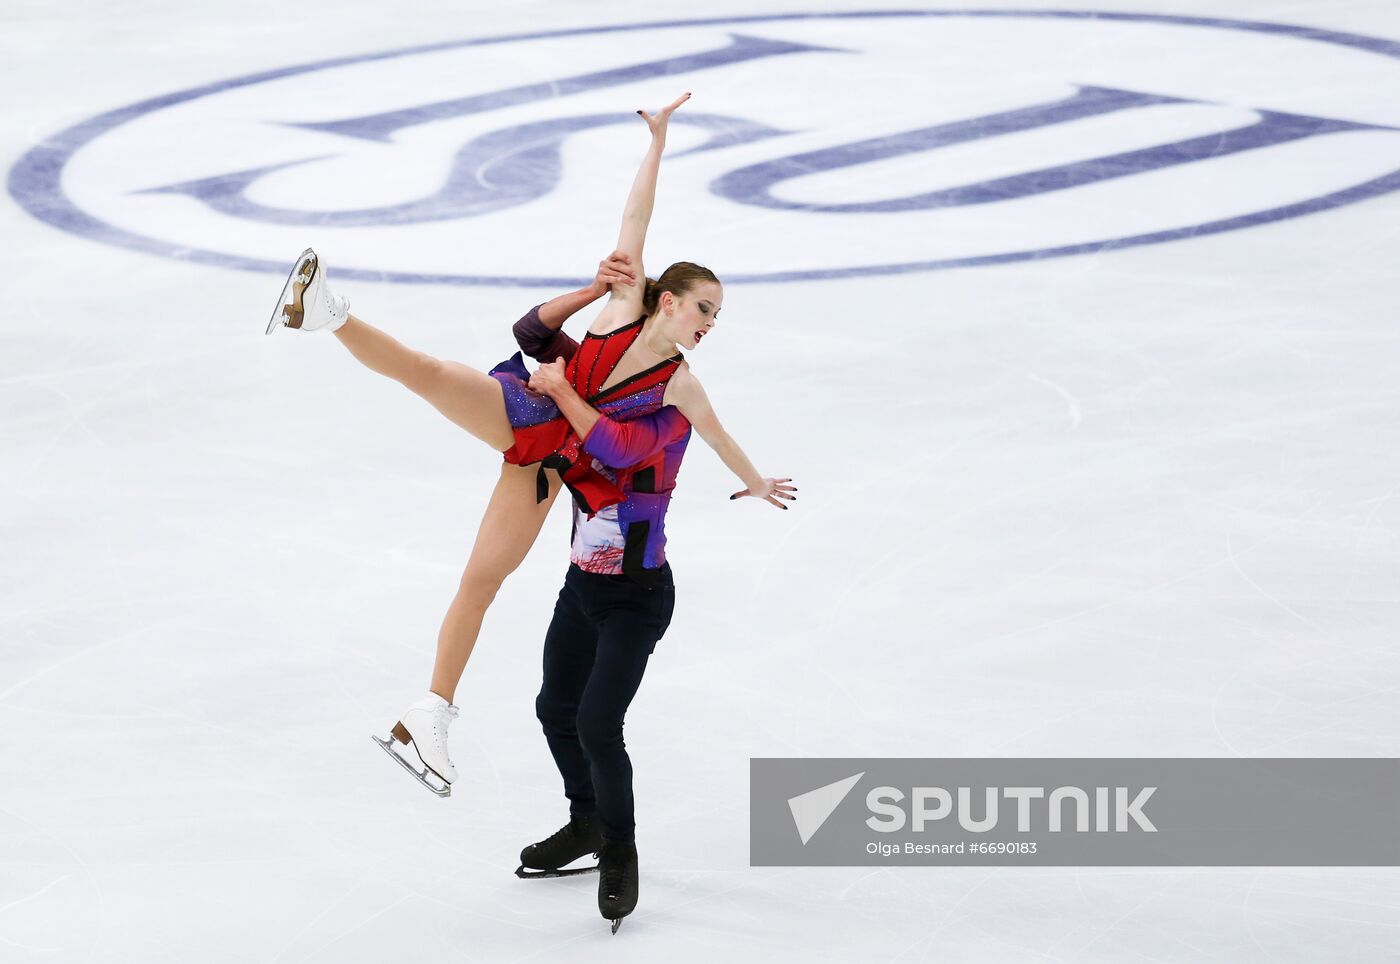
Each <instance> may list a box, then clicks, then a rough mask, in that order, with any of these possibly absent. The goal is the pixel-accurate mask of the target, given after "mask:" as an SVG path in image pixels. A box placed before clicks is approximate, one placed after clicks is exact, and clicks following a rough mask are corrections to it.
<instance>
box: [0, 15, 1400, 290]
mask: <svg viewBox="0 0 1400 964" xmlns="http://www.w3.org/2000/svg"><path fill="white" fill-rule="evenodd" d="M1378 54H1379V55H1381V56H1376V55H1378ZM1397 61H1400V44H1397V43H1396V42H1393V41H1388V40H1383V39H1378V38H1371V37H1364V36H1359V35H1356V34H1346V33H1339V32H1335V31H1327V30H1321V29H1315V28H1305V27H1295V26H1289V25H1284V24H1266V23H1254V22H1246V21H1233V20H1219V19H1206V18H1199V17H1179V16H1170V15H1158V14H1144V13H1090V12H1076V11H1014V10H977V11H973V10H965V11H959V10H929V11H885V12H869V11H867V12H855V11H853V12H849V13H811V14H773V15H755V16H749V17H733V18H716V19H708V20H691V21H676V22H665V23H653V24H624V25H611V26H600V27H591V28H582V29H574V30H562V31H551V32H542V33H534V34H520V35H514V36H509V37H487V38H477V39H470V40H460V41H451V42H444V43H437V44H432V45H427V46H423V47H416V48H411V49H406V50H393V51H387V52H383V53H376V54H368V55H360V56H352V57H343V58H338V59H335V60H330V61H323V62H319V63H312V64H304V65H300V66H294V67H288V68H285V69H281V70H271V71H267V72H264V73H260V74H255V75H250V76H245V77H237V78H233V79H230V80H226V81H221V82H216V83H211V84H208V85H205V86H202V87H198V88H194V89H191V90H185V91H180V92H177V93H172V94H169V95H166V96H162V97H156V98H154V99H152V100H148V101H144V102H142V103H139V104H133V105H131V106H129V107H125V108H122V109H119V110H114V111H111V112H109V113H106V114H102V115H100V116H98V117H94V118H92V119H90V120H88V121H85V122H83V123H81V124H78V125H76V126H74V127H72V128H69V129H68V130H65V131H62V132H60V133H58V134H56V135H54V136H52V137H50V138H49V139H47V140H46V141H45V142H44V143H42V144H40V145H39V146H37V147H35V148H33V149H32V150H31V151H29V152H28V153H27V154H26V155H25V156H24V157H23V158H21V159H20V161H19V162H18V163H17V164H16V165H15V167H14V168H13V169H12V170H11V172H10V177H9V189H10V193H11V194H12V195H13V196H14V197H15V199H16V200H17V201H18V202H19V203H20V204H21V205H23V206H24V207H25V208H27V209H28V210H29V211H30V212H31V213H32V214H34V215H35V216H36V217H39V218H41V219H43V220H44V221H47V222H48V223H50V224H53V225H55V226H57V227H60V228H62V229H64V230H67V231H71V232H74V233H76V234H80V235H83V236H85V237H89V238H92V239H95V240H99V241H103V242H107V243H110V244H116V245H120V246H124V247H128V248H134V249H137V250H142V251H147V252H150V253H154V254H159V255H164V256H168V257H175V258H183V259H188V260H195V261H200V262H204V263H209V264H216V265H222V266H227V267H234V268H242V269H250V270H274V269H277V268H280V266H281V258H280V256H277V257H273V256H272V255H273V254H274V253H276V252H283V251H286V250H292V249H295V248H298V247H300V246H302V241H303V240H304V239H305V238H306V237H307V236H308V232H314V234H315V235H316V237H317V239H318V241H320V242H321V243H324V244H325V245H327V246H331V247H334V248H335V249H336V250H337V251H338V252H339V255H340V257H339V263H341V264H343V265H344V267H343V268H342V269H341V270H340V271H339V275H340V276H341V277H342V278H363V279H371V280H386V281H397V282H410V283H411V282H438V283H453V284H495V285H501V284H512V285H514V284H526V285H548V286H558V285H562V284H566V283H570V282H571V281H573V280H575V279H574V278H573V277H572V275H571V272H573V271H576V270H577V268H578V265H577V264H576V260H577V241H576V238H574V237H572V236H569V232H568V231H567V230H561V226H560V224H559V223H558V217H559V213H560V212H562V211H569V212H571V215H572V216H575V217H577V216H578V212H579V211H580V209H582V210H584V211H585V212H587V211H588V210H589V209H588V205H589V204H590V203H591V202H590V198H592V197H594V196H597V197H611V196H612V194H614V193H616V192H608V191H601V190H598V189H597V183H598V181H599V180H600V179H604V178H609V177H613V176H615V172H617V171H626V170H630V169H631V167H630V165H631V164H632V163H633V161H634V159H635V158H634V155H635V154H636V153H637V151H638V150H640V149H641V148H640V146H639V145H641V144H642V139H641V134H640V133H638V132H634V133H637V137H636V138H634V139H633V140H628V139H627V138H626V137H624V136H622V135H621V133H620V130H619V126H620V125H632V126H634V127H636V126H638V124H637V120H636V117H635V115H633V114H632V113H631V110H632V109H634V108H636V107H644V106H652V105H651V104H650V103H649V102H647V103H641V102H638V103H634V101H637V100H638V99H639V98H642V97H644V96H645V97H646V98H649V99H656V98H657V96H659V95H658V94H657V93H656V92H657V91H663V92H664V93H665V94H666V95H667V96H669V95H670V94H671V93H673V92H674V90H673V88H674V89H680V88H681V87H687V88H690V89H693V90H695V91H696V92H697V96H696V98H695V100H694V102H693V104H692V105H691V107H692V108H693V109H690V108H688V109H687V111H685V112H682V113H680V114H677V116H676V119H675V128H676V129H675V131H674V132H673V137H672V141H673V151H674V153H673V157H672V159H671V160H669V161H668V165H671V166H669V167H668V174H667V177H666V183H665V186H664V188H663V190H665V191H666V192H667V194H668V198H667V205H668V208H670V209H672V210H682V211H686V212H688V215H687V218H686V221H685V223H684V225H683V226H679V225H678V226H677V227H678V228H681V227H683V230H684V232H685V236H686V246H687V249H688V250H695V251H701V252H703V251H705V250H710V251H715V252H718V251H720V250H722V252H723V255H722V257H723V260H724V261H725V262H727V263H731V264H733V265H735V266H736V267H739V266H742V267H743V268H744V269H745V270H747V271H748V272H749V273H748V274H739V273H737V272H735V271H732V270H731V271H727V272H726V273H725V277H726V280H730V281H796V280H805V279H817V278H832V277H843V276H858V275H871V274H892V273H899V272H907V271H925V270H934V269H939V268H947V267H957V266H969V265H979V264H997V263H1006V262H1013V261H1021V260H1030V259H1039V258H1047V257H1057V256H1064V255H1075V254H1083V253H1089V252H1097V251H1105V250H1114V249H1119V248H1125V247H1134V246H1140V245H1146V244H1154V243H1159V242H1164V241H1174V240H1181V239H1186V238H1192V237H1197V236H1200V235H1205V234H1215V233H1220V232H1225V231H1231V230H1236V229H1240V228H1247V227H1253V226H1257V225H1260V224H1265V223H1268V222H1272V221H1278V220H1282V219H1285V218H1291V217H1296V216H1299V215H1304V214H1309V213H1312V212H1316V211H1321V210H1326V209H1329V208H1335V207H1339V206H1342V205H1345V204H1349V203H1354V202H1356V201H1360V200H1364V199H1366V198H1370V197H1375V196H1378V195H1381V194H1384V193H1387V192H1389V191H1394V190H1396V189H1397V188H1400V131H1397V125H1400V112H1397V110H1396V108H1395V105H1394V98H1393V97H1387V96H1386V95H1387V93H1388V92H1390V91H1394V90H1396V89H1397V88H1400V63H1397ZM638 130H639V131H640V128H638ZM560 195H567V197H563V196H560ZM600 203H601V202H600ZM582 220H583V221H584V222H585V223H592V219H591V218H589V217H588V215H587V213H585V215H584V217H583V218H582ZM606 221H607V214H606V212H605V211H603V210H602V208H601V207H600V208H599V210H598V219H597V223H605V222H606ZM659 227H660V228H661V230H662V231H663V232H664V231H666V230H668V228H667V226H666V225H665V224H662V225H659ZM215 239H217V245H216V244H215ZM662 239H663V240H664V235H663V237H662ZM714 260H720V259H719V258H715V259H714Z"/></svg>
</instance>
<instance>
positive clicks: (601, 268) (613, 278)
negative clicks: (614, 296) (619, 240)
mask: <svg viewBox="0 0 1400 964" xmlns="http://www.w3.org/2000/svg"><path fill="white" fill-rule="evenodd" d="M636 283H637V272H636V271H635V270H633V268H632V259H631V258H630V257H628V256H627V255H625V254H623V253H622V252H621V251H614V252H613V253H612V254H610V255H608V256H607V257H606V258H604V259H603V260H602V261H599V262H598V276H597V277H595V278H594V279H593V293H594V294H596V295H597V296H598V297H600V298H601V297H602V296H603V295H605V294H607V293H608V290H609V289H610V288H612V286H613V285H615V284H617V285H635V284H636Z"/></svg>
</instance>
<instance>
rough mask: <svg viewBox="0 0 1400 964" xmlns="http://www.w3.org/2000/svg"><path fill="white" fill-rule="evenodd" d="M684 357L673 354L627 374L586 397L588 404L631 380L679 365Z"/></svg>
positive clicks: (619, 360) (630, 382)
mask: <svg viewBox="0 0 1400 964" xmlns="http://www.w3.org/2000/svg"><path fill="white" fill-rule="evenodd" d="M684 358H685V356H684V355H681V354H675V355H672V356H671V357H670V358H667V359H665V360H663V361H659V362H657V363H656V364H655V365H652V366H651V367H650V368H648V369H647V370H646V371H641V372H637V374H635V375H629V376H628V377H627V378H624V379H623V380H622V381H620V382H618V383H617V384H616V385H609V386H608V387H607V388H604V389H602V390H601V391H599V392H598V394H597V395H594V396H593V397H592V398H590V399H588V403H589V404H590V405H592V404H594V403H596V402H597V401H598V400H599V399H600V398H603V397H604V396H605V395H611V394H612V393H613V392H615V391H617V390H618V389H619V388H623V387H625V386H627V385H631V384H632V383H633V382H635V381H638V380H640V379H643V378H646V377H647V376H648V375H654V374H656V373H657V372H659V371H660V370H661V369H663V368H665V367H666V366H667V365H679V364H680V363H681V360H682V359H684ZM621 362H622V359H621V358H619V359H618V363H619V364H621ZM614 370H616V366H614ZM608 375H609V377H611V376H612V372H609V373H608Z"/></svg>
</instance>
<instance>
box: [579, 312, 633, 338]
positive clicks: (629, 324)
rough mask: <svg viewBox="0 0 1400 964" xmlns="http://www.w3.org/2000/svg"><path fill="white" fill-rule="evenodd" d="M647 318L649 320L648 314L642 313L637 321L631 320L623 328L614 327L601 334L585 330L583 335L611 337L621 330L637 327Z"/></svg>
mask: <svg viewBox="0 0 1400 964" xmlns="http://www.w3.org/2000/svg"><path fill="white" fill-rule="evenodd" d="M646 320H647V316H646V315H642V317H640V318H638V319H637V320H636V321H629V322H628V323H627V324H625V325H623V326H622V327H621V328H614V329H613V330H612V331H605V332H603V334H601V335H596V334H594V333H593V332H591V331H588V332H584V335H583V337H584V338H608V337H610V336H612V335H616V334H617V333H618V332H619V331H626V330H627V329H628V328H635V327H637V326H638V325H640V324H641V323H642V322H644V321H646Z"/></svg>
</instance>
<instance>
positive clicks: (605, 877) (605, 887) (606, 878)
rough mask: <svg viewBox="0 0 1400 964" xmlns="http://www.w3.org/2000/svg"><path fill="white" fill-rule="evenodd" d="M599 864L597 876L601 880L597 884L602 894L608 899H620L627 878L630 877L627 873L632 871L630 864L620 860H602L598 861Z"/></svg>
mask: <svg viewBox="0 0 1400 964" xmlns="http://www.w3.org/2000/svg"><path fill="white" fill-rule="evenodd" d="M599 864H600V866H599V868H598V876H599V877H600V878H601V879H600V880H599V884H600V885H601V890H602V893H604V894H606V895H607V896H608V897H621V896H622V892H623V890H625V889H626V887H627V878H628V877H629V876H630V874H629V873H628V872H629V871H630V870H631V869H632V867H631V864H629V863H627V862H625V861H622V860H616V861H609V860H603V861H599Z"/></svg>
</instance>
